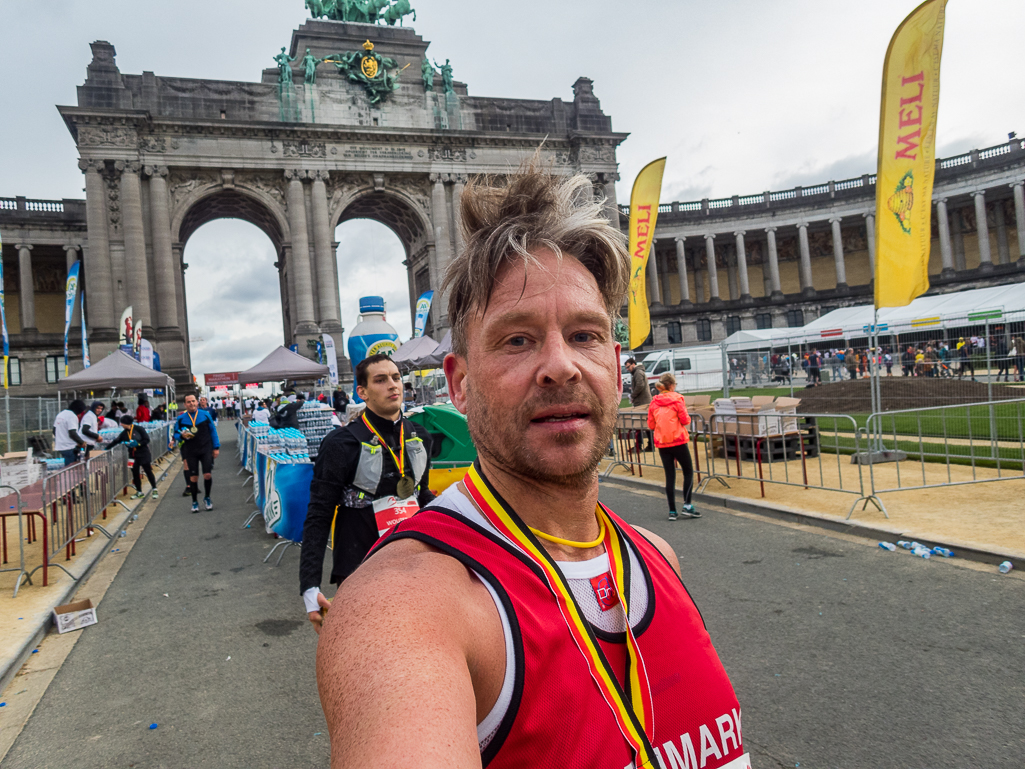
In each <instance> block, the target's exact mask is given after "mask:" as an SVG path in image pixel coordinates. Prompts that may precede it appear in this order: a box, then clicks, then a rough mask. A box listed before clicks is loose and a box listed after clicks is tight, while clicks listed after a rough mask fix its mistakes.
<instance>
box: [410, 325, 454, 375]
mask: <svg viewBox="0 0 1025 769" xmlns="http://www.w3.org/2000/svg"><path fill="white" fill-rule="evenodd" d="M450 352H452V332H451V331H447V332H445V336H444V338H443V339H442V340H441V344H439V345H438V346H437V348H435V350H434V352H432V353H431V354H430V355H427V356H425V357H423V358H421V359H420V360H418V361H416V366H415V367H416V368H437V367H438V366H440V365H441V364H442V363H443V362H444V360H445V356H446V355H448V354H449V353H450Z"/></svg>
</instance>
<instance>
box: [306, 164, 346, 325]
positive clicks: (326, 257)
mask: <svg viewBox="0 0 1025 769" xmlns="http://www.w3.org/2000/svg"><path fill="white" fill-rule="evenodd" d="M309 173H310V177H311V178H312V179H313V185H312V188H313V189H312V192H313V200H312V203H313V250H314V253H315V258H314V262H315V264H316V265H317V269H316V275H317V296H318V297H319V299H320V302H319V304H320V317H319V318H317V323H318V324H319V325H320V330H321V332H323V333H325V334H338V332H340V331H341V330H342V319H341V312H340V311H341V307H340V306H339V305H340V299H339V297H338V279H337V277H336V275H335V266H334V265H335V261H336V257H335V252H334V251H332V250H331V243H332V241H333V238H332V237H331V219H330V217H329V215H328V211H327V180H328V178H329V175H328V172H327V171H310V172H309ZM340 343H341V340H338V344H340Z"/></svg>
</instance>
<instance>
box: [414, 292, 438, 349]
mask: <svg viewBox="0 0 1025 769" xmlns="http://www.w3.org/2000/svg"><path fill="white" fill-rule="evenodd" d="M433 300H434V292H433V291H424V292H423V293H422V294H421V295H420V298H419V299H417V300H416V319H415V320H414V322H413V338H414V339H416V338H417V337H418V336H423V335H424V328H426V327H427V316H428V315H429V314H430V312H431V302H432V301H433Z"/></svg>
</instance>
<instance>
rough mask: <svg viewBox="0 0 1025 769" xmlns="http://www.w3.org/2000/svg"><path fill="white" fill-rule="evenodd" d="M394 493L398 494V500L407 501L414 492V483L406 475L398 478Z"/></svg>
mask: <svg viewBox="0 0 1025 769" xmlns="http://www.w3.org/2000/svg"><path fill="white" fill-rule="evenodd" d="M395 491H396V492H397V493H398V496H399V499H409V498H410V497H411V496H413V492H414V491H416V482H415V481H414V480H413V479H412V478H410V477H409V476H408V475H403V476H402V477H401V478H399V482H398V485H397V486H396V487H395Z"/></svg>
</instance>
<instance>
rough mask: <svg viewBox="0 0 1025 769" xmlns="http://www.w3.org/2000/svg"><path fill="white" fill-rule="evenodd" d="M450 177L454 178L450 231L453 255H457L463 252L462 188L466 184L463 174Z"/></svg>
mask: <svg viewBox="0 0 1025 769" xmlns="http://www.w3.org/2000/svg"><path fill="white" fill-rule="evenodd" d="M452 178H453V179H454V180H455V181H454V182H453V183H452V221H453V223H454V225H455V226H454V231H453V232H452V236H453V237H452V239H453V240H454V241H455V254H454V255H453V256H459V255H460V254H461V253H463V224H462V221H463V219H462V211H463V188H464V187H465V186H466V176H465V175H464V174H456V175H455V176H453V177H452Z"/></svg>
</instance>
